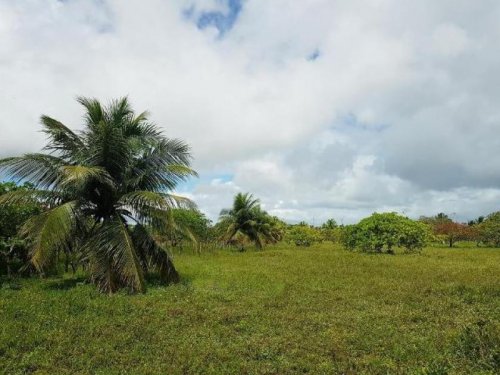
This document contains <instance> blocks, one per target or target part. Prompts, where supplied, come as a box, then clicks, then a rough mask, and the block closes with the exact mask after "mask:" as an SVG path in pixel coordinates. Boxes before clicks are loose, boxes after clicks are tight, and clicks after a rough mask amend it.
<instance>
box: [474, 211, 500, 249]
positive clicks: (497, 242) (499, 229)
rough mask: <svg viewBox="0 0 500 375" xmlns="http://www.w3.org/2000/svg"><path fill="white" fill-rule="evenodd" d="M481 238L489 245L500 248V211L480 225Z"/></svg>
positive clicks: (489, 216)
mask: <svg viewBox="0 0 500 375" xmlns="http://www.w3.org/2000/svg"><path fill="white" fill-rule="evenodd" d="M477 227H478V230H479V238H480V239H481V241H482V242H484V243H485V244H487V245H490V246H495V247H500V211H499V212H494V213H492V214H490V215H488V217H487V218H486V219H485V220H484V221H482V222H481V223H480V224H478V226H477Z"/></svg>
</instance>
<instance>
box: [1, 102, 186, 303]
mask: <svg viewBox="0 0 500 375" xmlns="http://www.w3.org/2000/svg"><path fill="white" fill-rule="evenodd" d="M78 102H79V103H80V104H81V105H82V106H83V107H84V108H85V116H84V127H83V130H82V131H81V132H79V133H74V132H73V131H71V130H70V129H69V128H68V127H66V126H65V125H63V124H62V123H60V122H59V121H57V120H55V119H53V118H50V117H48V116H42V118H41V121H42V126H43V131H44V132H45V134H46V135H47V138H48V143H47V145H46V147H45V150H46V151H48V153H36V154H26V155H24V156H18V157H11V158H6V159H1V160H0V170H2V171H3V172H4V173H6V174H7V175H9V176H11V177H13V178H14V179H17V180H22V181H29V182H31V183H32V184H33V187H34V189H32V190H29V191H9V192H7V193H5V194H3V195H2V196H0V205H2V207H6V206H14V207H16V206H19V205H20V204H31V203H32V202H37V203H41V204H42V205H43V207H44V208H46V210H45V211H44V212H42V213H40V214H39V215H36V216H33V217H31V218H30V219H29V220H28V221H27V222H26V223H25V224H24V226H23V227H22V229H21V231H22V233H23V236H24V238H25V239H26V240H27V241H28V243H29V245H30V257H31V263H32V264H33V265H34V266H35V267H36V268H37V269H38V270H39V271H40V272H42V273H43V272H46V271H47V270H48V269H49V268H50V267H52V266H53V264H54V263H55V262H56V260H57V259H58V257H59V256H60V255H64V256H65V257H66V258H67V259H68V258H70V257H71V259H74V260H76V261H78V262H79V264H80V265H81V266H82V267H84V268H85V269H86V270H88V271H89V273H90V277H91V280H93V281H94V282H95V283H96V284H97V285H98V286H99V289H100V290H102V291H104V292H109V293H111V292H115V291H116V290H118V289H120V288H123V287H125V288H127V289H129V290H130V291H132V292H138V291H144V290H145V286H146V285H145V281H144V280H145V274H146V273H147V272H149V271H158V272H159V274H160V275H161V276H162V281H163V282H165V283H167V282H174V281H177V280H178V278H179V277H178V274H177V272H176V270H175V268H174V266H173V263H172V261H171V259H170V256H169V255H168V253H167V252H166V250H165V249H163V248H162V247H161V246H159V244H158V243H156V241H155V238H154V236H153V234H154V233H152V230H161V229H162V228H165V227H166V226H167V223H168V221H169V212H170V210H171V209H172V208H176V207H192V206H193V204H192V203H191V202H190V201H189V200H187V199H186V198H182V197H178V196H175V195H173V194H170V193H168V191H171V190H172V189H174V188H175V186H176V185H177V183H178V182H180V181H184V180H186V179H187V178H188V177H190V176H192V175H194V174H195V172H194V171H193V170H192V169H190V167H189V165H190V159H191V155H190V152H189V147H188V146H187V145H186V144H185V143H184V142H183V141H180V140H176V139H168V138H166V137H165V136H163V135H162V134H161V132H160V130H159V129H158V128H157V127H156V126H155V125H153V124H151V123H150V122H148V120H147V113H146V112H143V113H140V114H135V113H134V111H133V110H132V108H131V106H130V104H129V102H128V100H127V98H123V99H119V100H115V101H113V102H111V104H110V105H109V106H106V107H104V106H102V105H101V103H100V102H99V101H98V100H96V99H88V98H79V99H78ZM131 222H133V223H134V227H133V230H132V228H131V226H130V223H131Z"/></svg>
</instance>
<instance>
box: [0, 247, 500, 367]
mask: <svg viewBox="0 0 500 375" xmlns="http://www.w3.org/2000/svg"><path fill="white" fill-rule="evenodd" d="M175 262H176V266H177V268H178V269H179V271H180V273H181V275H182V278H183V282H182V283H181V284H179V285H175V286H171V287H159V286H155V285H154V282H152V284H150V286H149V289H148V292H147V294H145V295H135V296H129V295H126V294H123V293H119V294H117V295H113V296H110V297H109V296H105V295H101V294H99V293H98V292H97V291H96V289H95V287H94V286H93V285H88V284H85V283H82V282H81V280H80V279H76V278H72V277H71V276H68V278H66V279H60V278H58V279H45V280H40V279H27V280H21V281H19V282H18V283H17V282H16V283H10V282H4V283H3V287H2V289H1V290H0V324H1V330H0V371H1V372H3V373H6V374H25V373H34V374H86V373H98V374H124V373H130V374H139V373H140V374H155V373H164V374H182V373H185V374H196V373H211V374H222V373H250V374H264V373H269V374H275V373H277V374H288V373H314V374H332V373H333V374H335V373H348V374H350V373H352V374H362V373H369V374H445V373H451V374H454V373H457V374H461V373H463V374H470V373H481V374H494V373H496V372H497V371H500V367H499V366H500V348H499V345H500V330H499V327H500V322H499V318H500V251H498V250H494V249H431V248H428V249H425V250H424V251H423V252H422V254H420V255H405V254H398V255H396V256H390V255H367V254H359V253H349V252H347V251H344V250H341V249H340V248H337V247H335V246H333V245H327V244H323V245H317V246H313V247H311V248H306V249H303V248H302V249H299V248H295V247H290V248H288V247H287V246H285V245H280V246H279V247H269V248H267V249H266V250H264V251H261V252H256V251H249V252H246V253H237V252H231V251H220V252H216V253H212V254H204V255H201V256H196V255H176V256H175Z"/></svg>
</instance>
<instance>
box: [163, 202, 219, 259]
mask: <svg viewBox="0 0 500 375" xmlns="http://www.w3.org/2000/svg"><path fill="white" fill-rule="evenodd" d="M210 225H211V221H210V220H209V219H207V217H206V216H205V215H204V214H203V213H202V212H200V211H198V210H196V209H190V210H187V209H181V208H177V209H173V210H170V211H169V215H168V220H167V223H166V227H165V228H164V229H163V230H162V231H160V234H161V235H162V236H161V238H162V239H165V240H166V241H167V242H168V243H169V245H170V246H172V247H176V246H179V245H181V246H182V244H183V243H184V242H185V241H188V242H190V243H192V244H193V245H194V246H195V247H196V248H197V250H198V251H199V250H201V243H202V242H208V241H209V240H211V237H212V232H211V230H210V229H211V228H210Z"/></svg>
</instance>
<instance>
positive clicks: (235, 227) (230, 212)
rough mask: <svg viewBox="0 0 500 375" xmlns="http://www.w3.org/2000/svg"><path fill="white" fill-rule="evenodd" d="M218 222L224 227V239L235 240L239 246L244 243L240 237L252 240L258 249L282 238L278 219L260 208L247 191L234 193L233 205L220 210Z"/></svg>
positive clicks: (227, 240) (229, 241)
mask: <svg viewBox="0 0 500 375" xmlns="http://www.w3.org/2000/svg"><path fill="white" fill-rule="evenodd" d="M220 222H221V224H220V227H221V228H224V229H225V233H224V235H223V239H224V241H225V242H226V243H231V242H234V241H236V242H237V244H238V245H239V246H240V248H242V246H243V244H244V241H242V240H241V238H242V237H243V238H245V239H248V240H249V241H251V242H253V243H254V244H255V246H256V247H257V248H258V249H262V248H263V247H264V245H265V244H266V243H275V242H277V241H279V240H281V238H282V231H281V229H282V228H281V224H280V222H279V219H277V218H273V217H271V216H270V215H269V214H268V213H267V212H266V211H264V210H262V209H261V208H260V204H259V200H258V199H254V198H253V196H252V194H249V193H245V194H243V193H238V194H236V196H235V197H234V201H233V207H232V208H231V209H224V210H222V211H221V214H220Z"/></svg>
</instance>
